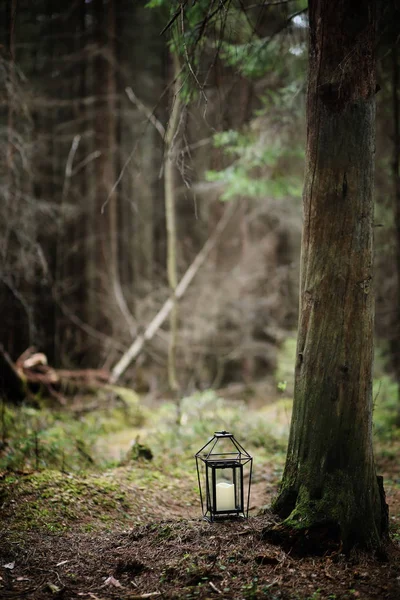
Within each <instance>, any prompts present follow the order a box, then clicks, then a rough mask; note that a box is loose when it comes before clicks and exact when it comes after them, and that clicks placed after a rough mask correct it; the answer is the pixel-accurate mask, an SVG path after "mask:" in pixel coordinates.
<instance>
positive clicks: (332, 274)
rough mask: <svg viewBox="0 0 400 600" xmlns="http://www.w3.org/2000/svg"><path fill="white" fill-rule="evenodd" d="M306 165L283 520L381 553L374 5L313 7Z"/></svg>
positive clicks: (341, 1)
mask: <svg viewBox="0 0 400 600" xmlns="http://www.w3.org/2000/svg"><path fill="white" fill-rule="evenodd" d="M309 17H310V65H309V83H308V104H307V119H308V128H307V155H306V175H305V186H304V196H303V202H304V229H303V239H302V257H301V290H300V321H299V333H298V345H297V363H296V374H295V397H294V406H293V417H292V424H291V431H290V438H289V448H288V455H287V460H286V466H285V471H284V475H283V481H282V485H281V491H280V494H279V496H278V498H277V500H276V501H275V504H274V507H275V509H276V511H277V512H278V513H279V514H280V515H281V516H283V517H286V522H285V525H286V526H287V527H288V528H290V529H296V530H303V529H308V528H310V527H313V526H318V525H321V524H323V525H329V526H332V527H333V530H335V532H336V533H338V534H339V536H340V538H341V540H342V542H343V543H344V544H345V545H347V546H351V545H353V544H354V543H360V544H362V545H366V546H377V545H378V544H379V543H380V539H381V536H382V533H383V532H384V530H385V528H386V527H387V513H386V510H385V509H386V505H385V503H384V494H383V489H382V487H381V486H379V485H378V481H377V477H376V474H375V466H374V458H373V450H372V433H371V429H372V361H373V323H374V298H373V291H372V287H373V286H372V278H373V238H372V227H373V199H372V192H373V172H374V122H375V100H374V95H375V57H374V45H375V6H374V0H366V1H365V2H356V3H350V2H348V1H347V0H338V1H337V2H331V1H330V0H310V2H309Z"/></svg>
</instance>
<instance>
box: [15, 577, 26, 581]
mask: <svg viewBox="0 0 400 600" xmlns="http://www.w3.org/2000/svg"><path fill="white" fill-rule="evenodd" d="M17 581H29V577H17Z"/></svg>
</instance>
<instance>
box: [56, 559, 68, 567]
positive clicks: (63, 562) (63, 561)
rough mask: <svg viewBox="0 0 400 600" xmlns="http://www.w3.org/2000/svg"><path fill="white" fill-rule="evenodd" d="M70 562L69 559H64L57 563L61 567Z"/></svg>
mask: <svg viewBox="0 0 400 600" xmlns="http://www.w3.org/2000/svg"><path fill="white" fill-rule="evenodd" d="M67 562H69V560H62V561H61V562H59V563H57V564H56V567H61V565H65V563H67Z"/></svg>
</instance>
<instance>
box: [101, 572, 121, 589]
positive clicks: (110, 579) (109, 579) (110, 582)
mask: <svg viewBox="0 0 400 600" xmlns="http://www.w3.org/2000/svg"><path fill="white" fill-rule="evenodd" d="M106 585H113V586H114V587H118V588H122V585H121V584H120V582H119V581H118V579H115V577H113V576H112V575H110V577H107V579H106V580H105V582H104V585H102V587H105V586H106Z"/></svg>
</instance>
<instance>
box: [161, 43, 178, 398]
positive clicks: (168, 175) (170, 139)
mask: <svg viewBox="0 0 400 600" xmlns="http://www.w3.org/2000/svg"><path fill="white" fill-rule="evenodd" d="M173 64H174V79H175V85H174V98H173V105H172V111H171V116H170V119H169V123H168V127H167V131H166V135H165V163H164V194H165V217H166V223H167V273H168V284H169V289H170V293H171V298H172V301H173V307H172V310H171V313H170V319H169V324H170V337H169V346H168V383H169V387H170V389H171V391H172V392H177V391H178V389H179V384H178V379H177V375H176V347H177V336H178V303H177V299H176V293H175V292H176V286H177V284H178V276H177V267H176V249H177V237H176V214H175V213H176V208H175V181H174V180H175V177H174V176H175V169H176V165H175V163H176V158H175V157H176V153H175V152H174V147H175V144H176V139H175V138H176V136H177V133H178V128H179V117H180V113H181V109H182V102H181V99H180V86H179V78H178V74H179V60H178V57H177V56H176V55H175V54H173Z"/></svg>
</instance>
